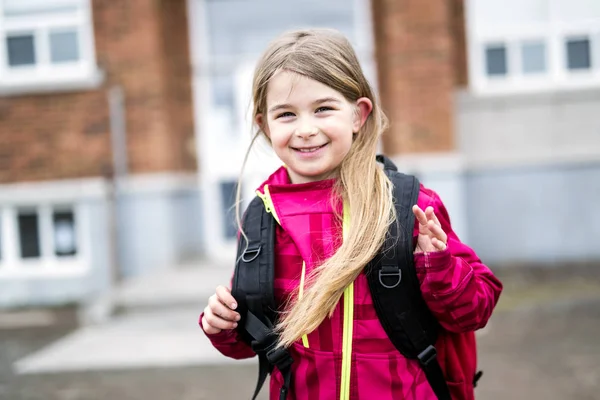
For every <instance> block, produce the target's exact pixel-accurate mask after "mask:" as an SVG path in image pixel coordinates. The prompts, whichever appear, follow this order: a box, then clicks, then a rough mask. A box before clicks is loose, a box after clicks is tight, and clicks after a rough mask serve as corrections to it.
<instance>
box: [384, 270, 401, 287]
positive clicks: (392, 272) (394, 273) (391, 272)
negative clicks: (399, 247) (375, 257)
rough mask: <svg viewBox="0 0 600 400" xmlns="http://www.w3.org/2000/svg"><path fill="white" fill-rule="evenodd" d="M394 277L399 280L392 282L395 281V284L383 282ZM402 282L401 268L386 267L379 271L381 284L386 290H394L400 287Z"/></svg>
mask: <svg viewBox="0 0 600 400" xmlns="http://www.w3.org/2000/svg"><path fill="white" fill-rule="evenodd" d="M394 276H395V277H397V278H396V279H395V280H393V281H392V282H394V281H395V282H394V283H393V284H386V283H384V282H383V280H384V278H388V277H394ZM400 282H402V270H401V269H400V268H398V267H392V266H386V265H384V266H383V267H381V269H380V270H379V283H381V286H383V287H384V288H386V289H393V288H395V287H396V286H398V285H399V284H400Z"/></svg>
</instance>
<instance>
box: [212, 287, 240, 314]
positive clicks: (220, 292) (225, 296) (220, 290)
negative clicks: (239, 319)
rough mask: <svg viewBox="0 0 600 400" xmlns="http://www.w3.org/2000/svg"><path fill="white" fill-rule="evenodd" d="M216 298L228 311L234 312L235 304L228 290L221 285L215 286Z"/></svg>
mask: <svg viewBox="0 0 600 400" xmlns="http://www.w3.org/2000/svg"><path fill="white" fill-rule="evenodd" d="M217 297H218V298H219V301H220V302H221V303H223V304H225V305H226V306H227V307H229V308H230V309H232V310H235V309H236V308H237V303H236V302H235V299H234V298H233V296H232V295H231V291H230V290H229V288H227V287H225V286H221V285H220V286H217Z"/></svg>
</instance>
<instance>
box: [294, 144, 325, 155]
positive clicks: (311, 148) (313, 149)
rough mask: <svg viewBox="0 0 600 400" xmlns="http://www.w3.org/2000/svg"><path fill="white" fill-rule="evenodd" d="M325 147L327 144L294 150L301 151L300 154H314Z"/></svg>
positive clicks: (295, 148)
mask: <svg viewBox="0 0 600 400" xmlns="http://www.w3.org/2000/svg"><path fill="white" fill-rule="evenodd" d="M325 146H327V143H325V144H322V145H320V146H315V147H302V148H299V147H292V149H294V150H296V151H299V152H300V153H314V152H315V151H317V150H319V149H322V148H323V147H325Z"/></svg>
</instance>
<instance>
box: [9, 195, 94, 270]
mask: <svg viewBox="0 0 600 400" xmlns="http://www.w3.org/2000/svg"><path fill="white" fill-rule="evenodd" d="M23 209H25V210H27V209H32V210H35V211H36V212H37V215H38V232H39V240H40V256H39V257H36V258H22V257H21V254H20V247H21V246H20V236H19V227H18V215H19V211H20V210H23ZM64 210H69V211H72V212H73V217H74V223H75V233H76V239H75V240H76V245H77V252H76V254H75V255H72V256H57V255H56V253H55V246H54V231H53V221H52V216H53V212H54V211H64ZM0 230H1V234H0V246H2V252H1V258H0V279H3V278H14V277H68V276H80V275H82V274H85V273H86V272H87V271H88V270H89V266H90V260H89V238H88V232H89V223H88V214H87V209H86V207H85V206H84V205H82V204H77V203H74V202H64V201H56V202H44V203H37V204H36V203H32V202H23V203H13V204H0Z"/></svg>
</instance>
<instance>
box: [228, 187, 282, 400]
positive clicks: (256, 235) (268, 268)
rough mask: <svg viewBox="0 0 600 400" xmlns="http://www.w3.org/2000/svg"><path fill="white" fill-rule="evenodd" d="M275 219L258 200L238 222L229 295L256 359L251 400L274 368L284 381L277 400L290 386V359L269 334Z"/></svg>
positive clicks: (272, 314) (272, 307)
mask: <svg viewBox="0 0 600 400" xmlns="http://www.w3.org/2000/svg"><path fill="white" fill-rule="evenodd" d="M275 223H276V221H275V219H274V218H273V216H272V215H270V214H269V213H267V212H266V210H265V207H264V204H263V202H262V200H261V199H260V198H259V197H256V198H255V199H253V200H252V202H251V203H250V205H249V206H248V209H247V210H246V213H245V215H244V218H243V221H242V230H243V231H244V233H245V235H246V238H247V239H246V238H244V236H243V235H241V236H240V239H239V241H238V251H237V261H236V268H235V273H234V276H233V285H232V290H231V293H232V295H233V297H234V298H235V299H236V301H237V302H238V311H239V313H240V316H241V320H240V323H239V324H238V330H239V331H240V332H241V336H242V338H243V339H244V340H245V341H246V342H247V343H249V344H250V346H251V347H252V349H253V350H254V352H256V354H257V355H258V364H259V368H258V369H259V371H258V380H257V382H256V389H255V391H254V395H253V397H252V400H254V399H256V396H257V395H258V393H259V392H260V389H261V388H262V386H263V384H264V382H265V380H266V378H267V376H268V375H269V374H270V373H271V372H272V370H273V367H277V369H279V371H280V372H281V374H282V375H283V378H284V385H283V387H282V389H281V393H280V400H285V398H286V397H287V393H288V391H289V389H290V385H291V377H292V369H291V365H292V361H293V360H292V357H291V355H290V353H289V351H288V350H287V349H284V348H277V347H276V346H277V342H278V336H277V335H276V334H275V333H274V332H273V327H274V325H275V322H276V305H275V296H274V294H273V281H274V269H275V265H274V264H275V260H274V254H273V251H274V244H275Z"/></svg>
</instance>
